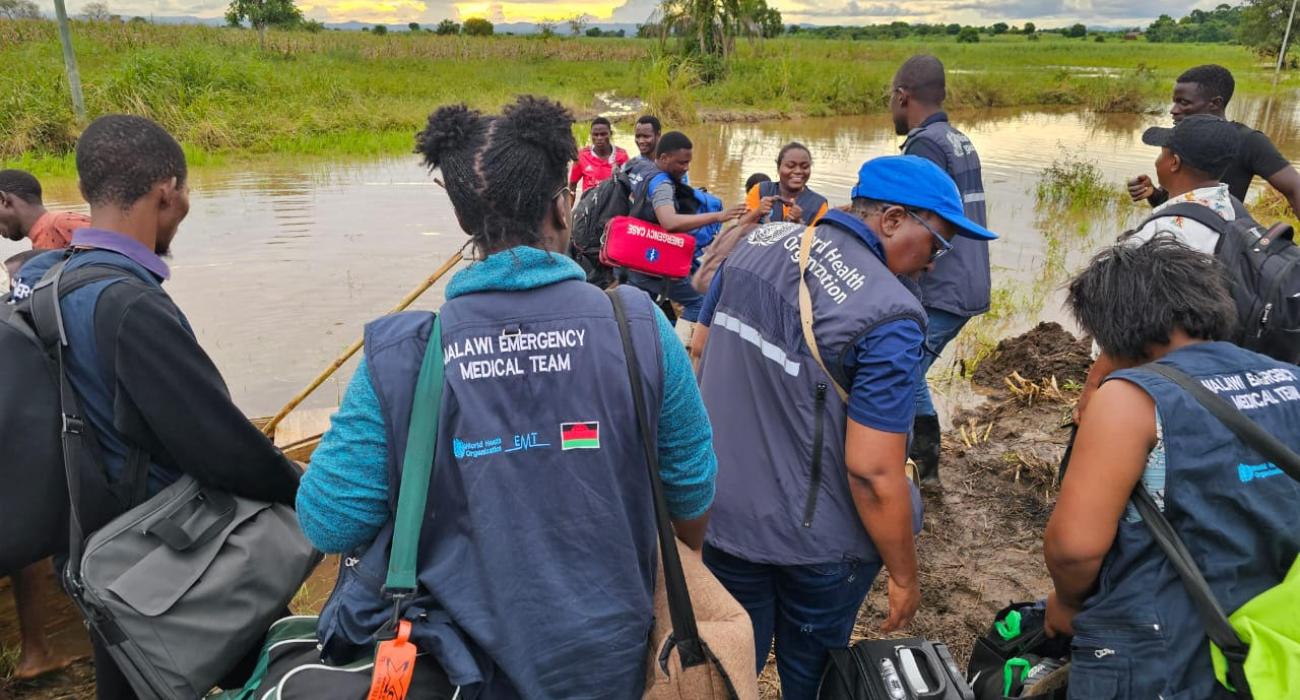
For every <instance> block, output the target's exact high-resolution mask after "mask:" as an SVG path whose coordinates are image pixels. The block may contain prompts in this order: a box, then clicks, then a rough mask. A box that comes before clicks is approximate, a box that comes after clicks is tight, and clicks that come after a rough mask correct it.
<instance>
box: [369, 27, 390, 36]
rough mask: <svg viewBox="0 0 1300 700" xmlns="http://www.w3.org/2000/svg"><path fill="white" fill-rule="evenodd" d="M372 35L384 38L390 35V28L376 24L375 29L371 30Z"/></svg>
mask: <svg viewBox="0 0 1300 700" xmlns="http://www.w3.org/2000/svg"><path fill="white" fill-rule="evenodd" d="M370 33H371V34H374V35H375V36H384V35H385V34H387V33H388V27H386V26H384V25H382V24H376V25H375V28H374V29H372V30H370Z"/></svg>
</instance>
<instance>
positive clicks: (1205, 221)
mask: <svg viewBox="0 0 1300 700" xmlns="http://www.w3.org/2000/svg"><path fill="white" fill-rule="evenodd" d="M1176 216H1182V217H1185V218H1188V219H1191V220H1192V221H1195V222H1196V223H1198V224H1201V225H1202V226H1204V227H1206V228H1208V229H1210V230H1211V231H1214V232H1215V233H1217V234H1219V235H1223V232H1224V231H1226V230H1227V228H1228V221H1227V220H1226V219H1224V218H1223V217H1222V216H1219V215H1218V214H1215V213H1214V210H1213V209H1211V208H1209V207H1207V206H1205V205H1204V204H1198V203H1196V202H1178V203H1177V204H1171V205H1169V207H1167V208H1165V209H1162V210H1160V211H1158V212H1156V213H1155V214H1152V215H1151V216H1148V217H1147V218H1146V221H1143V222H1142V224H1141V225H1140V226H1138V228H1142V226H1146V225H1147V224H1148V223H1150V222H1152V221H1155V220H1156V219H1172V218H1173V217H1176Z"/></svg>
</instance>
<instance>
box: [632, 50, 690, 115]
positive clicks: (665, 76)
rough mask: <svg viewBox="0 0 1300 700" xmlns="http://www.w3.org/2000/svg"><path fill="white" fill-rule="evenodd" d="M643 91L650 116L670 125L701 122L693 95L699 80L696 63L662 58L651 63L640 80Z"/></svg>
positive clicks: (688, 59) (680, 58) (674, 58)
mask: <svg viewBox="0 0 1300 700" xmlns="http://www.w3.org/2000/svg"><path fill="white" fill-rule="evenodd" d="M641 82H642V84H643V85H644V86H645V87H644V88H643V91H642V95H643V96H644V99H645V102H646V106H647V107H648V108H649V110H650V112H652V113H653V114H655V115H657V116H658V117H659V118H660V119H662V120H664V121H666V122H669V123H671V124H694V123H695V122H697V121H699V115H698V113H697V112H696V111H695V104H694V102H693V100H691V98H690V94H691V91H692V90H693V89H694V88H695V87H697V86H698V85H699V84H700V82H701V80H700V69H699V63H698V60H696V59H691V58H683V57H680V56H672V55H662V56H659V57H657V58H655V59H653V60H652V61H651V62H650V65H649V67H648V68H647V69H646V70H645V72H644V74H643V75H642V76H641Z"/></svg>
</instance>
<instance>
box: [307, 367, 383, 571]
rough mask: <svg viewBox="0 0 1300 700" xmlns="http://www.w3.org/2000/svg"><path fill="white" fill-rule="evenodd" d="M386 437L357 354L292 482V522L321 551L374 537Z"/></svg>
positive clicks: (380, 514)
mask: <svg viewBox="0 0 1300 700" xmlns="http://www.w3.org/2000/svg"><path fill="white" fill-rule="evenodd" d="M387 459H388V438H387V435H386V433H385V431H384V419H383V414H382V413H381V412H380V407H379V397H378V396H377V395H376V394H375V389H374V386H373V385H371V383H370V371H369V370H368V369H367V367H366V361H365V359H364V358H362V360H361V363H360V364H359V365H358V366H357V371H356V373H355V374H353V375H352V382H351V383H350V384H349V385H348V390H347V393H346V394H344V395H343V402H342V403H341V404H340V405H339V410H338V412H337V413H335V414H334V416H333V417H332V418H330V429H329V431H327V432H326V433H325V436H324V437H323V438H321V442H320V446H319V447H317V448H316V452H315V453H314V454H313V455H312V459H311V467H310V468H309V469H308V470H307V471H306V473H304V474H303V477H302V483H301V484H300V485H299V486H298V523H299V525H301V527H302V532H303V534H304V535H306V536H307V539H309V540H311V543H312V544H313V545H315V546H316V548H317V549H319V550H321V551H322V552H328V553H334V552H348V551H351V550H353V549H356V548H357V547H360V546H362V545H364V544H368V543H369V542H371V541H373V540H374V539H375V536H376V535H378V534H379V530H380V528H382V527H383V525H384V523H385V522H387V520H388V470H387V466H386V463H387Z"/></svg>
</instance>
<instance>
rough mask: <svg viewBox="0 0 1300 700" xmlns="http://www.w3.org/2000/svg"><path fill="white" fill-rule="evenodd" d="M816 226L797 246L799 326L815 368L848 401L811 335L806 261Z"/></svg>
mask: <svg viewBox="0 0 1300 700" xmlns="http://www.w3.org/2000/svg"><path fill="white" fill-rule="evenodd" d="M816 228H817V227H816V225H815V224H814V225H811V226H809V227H808V228H806V229H804V232H803V240H802V241H801V242H800V244H799V325H800V326H802V327H803V340H804V343H806V344H807V345H808V352H810V353H812V357H813V359H814V360H816V361H817V366H818V367H821V368H822V371H823V372H825V373H826V377H827V378H828V379H830V380H831V381H830V384H831V386H833V387H835V393H837V394H839V395H840V400H841V401H848V400H849V392H847V391H845V390H844V387H842V386H840V383H839V382H837V381H835V375H833V374H831V372H830V370H828V369H826V363H825V362H822V352H821V350H819V349H818V348H817V338H816V336H814V335H813V305H812V292H811V291H810V290H809V289H808V280H807V273H808V260H809V257H810V256H811V255H812V244H813V231H815V230H816Z"/></svg>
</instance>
